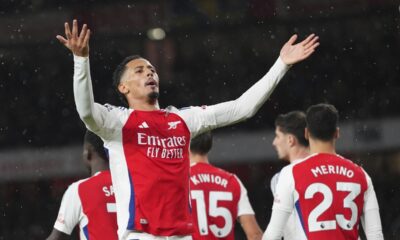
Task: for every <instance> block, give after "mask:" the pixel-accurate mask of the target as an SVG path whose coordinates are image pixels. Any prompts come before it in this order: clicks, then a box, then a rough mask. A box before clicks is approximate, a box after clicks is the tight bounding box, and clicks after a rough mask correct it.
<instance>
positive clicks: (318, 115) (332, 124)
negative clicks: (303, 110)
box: [306, 103, 339, 141]
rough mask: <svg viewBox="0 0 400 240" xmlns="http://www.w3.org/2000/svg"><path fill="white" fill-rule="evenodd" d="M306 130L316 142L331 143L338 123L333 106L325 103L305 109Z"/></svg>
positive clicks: (336, 113) (337, 114) (336, 112)
mask: <svg viewBox="0 0 400 240" xmlns="http://www.w3.org/2000/svg"><path fill="white" fill-rule="evenodd" d="M306 121H307V129H308V131H309V133H310V135H311V136H312V137H313V138H315V139H318V140H322V141H331V140H332V139H333V137H334V135H335V132H336V129H337V127H338V122H339V113H338V111H337V109H336V108H335V106H333V105H331V104H327V103H320V104H316V105H313V106H311V107H309V108H308V109H307V116H306Z"/></svg>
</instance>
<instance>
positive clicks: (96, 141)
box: [84, 131, 108, 162]
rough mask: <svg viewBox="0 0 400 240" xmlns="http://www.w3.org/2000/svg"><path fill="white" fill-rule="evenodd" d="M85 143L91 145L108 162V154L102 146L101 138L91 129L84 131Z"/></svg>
mask: <svg viewBox="0 0 400 240" xmlns="http://www.w3.org/2000/svg"><path fill="white" fill-rule="evenodd" d="M84 142H85V144H89V145H91V146H92V147H93V150H94V151H95V152H96V153H97V154H98V155H99V156H100V158H101V159H103V160H104V161H106V162H108V154H107V152H106V150H105V148H104V143H103V140H101V138H100V137H98V136H97V135H96V134H94V133H92V132H91V131H86V133H85V138H84Z"/></svg>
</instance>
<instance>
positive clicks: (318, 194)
mask: <svg viewBox="0 0 400 240" xmlns="http://www.w3.org/2000/svg"><path fill="white" fill-rule="evenodd" d="M291 214H295V216H296V222H295V225H296V226H295V227H294V228H293V229H294V231H295V236H297V237H296V239H298V240H306V239H307V240H317V239H326V240H341V239H343V240H345V239H346V240H357V239H358V238H359V236H358V229H359V223H360V220H361V221H362V222H364V230H365V233H366V236H367V238H368V240H371V239H383V235H382V228H381V222H380V217H379V207H378V202H377V200H376V196H375V192H374V188H373V186H372V182H371V179H370V177H369V176H368V174H367V173H366V172H365V171H364V170H363V169H362V168H361V167H359V166H357V165H356V164H354V163H352V162H351V161H350V160H347V159H344V158H343V157H341V156H339V155H334V154H323V153H320V154H313V155H311V156H309V157H308V158H306V159H304V160H300V161H297V162H295V163H292V164H290V165H288V166H286V167H284V168H283V169H282V171H281V173H280V176H279V180H278V183H277V186H276V193H275V198H274V205H273V211H272V216H271V221H270V223H269V225H268V227H267V230H266V231H265V233H264V236H263V239H268V240H271V239H272V240H274V239H281V236H282V233H283V229H284V227H285V225H286V224H287V219H288V218H289V216H290V215H291Z"/></svg>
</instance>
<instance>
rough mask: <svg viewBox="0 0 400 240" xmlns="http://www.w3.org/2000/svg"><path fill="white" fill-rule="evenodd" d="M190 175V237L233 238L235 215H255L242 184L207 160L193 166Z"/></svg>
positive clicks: (195, 238)
mask: <svg viewBox="0 0 400 240" xmlns="http://www.w3.org/2000/svg"><path fill="white" fill-rule="evenodd" d="M190 175H191V177H190V189H191V191H190V193H191V200H192V201H191V202H192V208H193V212H192V215H193V223H194V228H195V231H194V233H193V235H192V236H193V239H194V240H198V239H204V240H206V239H232V240H233V239H235V236H234V226H235V221H236V218H237V217H238V216H240V215H244V214H254V211H253V209H252V208H251V205H250V203H249V200H248V198H247V191H246V189H245V188H244V187H243V185H242V183H241V182H240V181H239V179H238V178H237V177H236V176H235V175H234V174H232V173H229V172H226V171H224V170H222V169H220V168H217V167H214V166H212V165H210V164H207V163H196V164H194V165H192V166H191V168H190Z"/></svg>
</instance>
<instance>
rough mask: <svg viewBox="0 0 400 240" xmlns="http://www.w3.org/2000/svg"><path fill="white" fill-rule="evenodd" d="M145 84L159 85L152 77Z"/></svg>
mask: <svg viewBox="0 0 400 240" xmlns="http://www.w3.org/2000/svg"><path fill="white" fill-rule="evenodd" d="M145 86H146V87H147V86H150V87H157V86H158V85H157V82H156V80H154V79H152V78H150V79H149V80H147V82H146V83H145Z"/></svg>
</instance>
